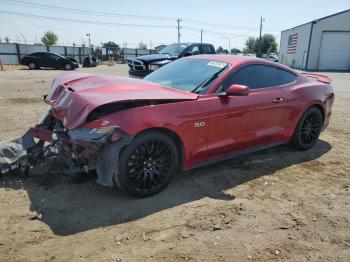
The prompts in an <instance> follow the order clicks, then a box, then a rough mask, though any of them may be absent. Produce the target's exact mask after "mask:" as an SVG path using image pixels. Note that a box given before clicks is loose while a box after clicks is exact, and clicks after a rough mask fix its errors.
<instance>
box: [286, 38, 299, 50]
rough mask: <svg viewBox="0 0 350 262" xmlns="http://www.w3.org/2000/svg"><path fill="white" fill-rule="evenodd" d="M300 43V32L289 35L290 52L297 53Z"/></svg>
mask: <svg viewBox="0 0 350 262" xmlns="http://www.w3.org/2000/svg"><path fill="white" fill-rule="evenodd" d="M297 44H298V34H297V33H296V34H292V35H290V36H289V37H288V51H287V53H288V54H295V53H296V50H297Z"/></svg>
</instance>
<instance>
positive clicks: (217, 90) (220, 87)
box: [215, 62, 298, 93]
mask: <svg viewBox="0 0 350 262" xmlns="http://www.w3.org/2000/svg"><path fill="white" fill-rule="evenodd" d="M251 65H264V66H269V67H273V68H277V69H279V70H282V71H285V72H288V73H290V74H292V75H294V76H295V80H294V81H293V82H290V83H287V84H284V85H277V86H269V87H262V88H255V89H251V91H255V90H263V89H267V88H276V87H284V86H287V85H291V84H294V83H296V82H297V79H298V75H297V74H295V73H294V72H292V71H289V70H286V69H284V68H280V67H277V66H274V65H270V64H265V63H257V62H254V63H249V64H244V65H241V66H239V67H237V68H236V69H235V70H234V71H233V72H232V73H231V74H229V75H228V76H227V77H226V78H225V79H227V78H228V77H230V76H231V75H232V74H235V73H237V72H238V70H240V69H242V68H244V67H247V66H251ZM225 79H223V80H222V82H221V84H220V86H219V87H218V88H217V89H216V90H215V93H219V92H221V90H222V85H223V83H224V81H225Z"/></svg>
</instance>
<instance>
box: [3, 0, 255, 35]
mask: <svg viewBox="0 0 350 262" xmlns="http://www.w3.org/2000/svg"><path fill="white" fill-rule="evenodd" d="M0 2H3V3H8V4H11V5H13V4H17V5H22V6H28V7H32V8H39V9H45V10H50V9H53V10H56V11H65V12H71V13H78V14H89V15H94V16H108V17H111V16H114V17H124V18H137V19H152V20H166V21H174V20H176V19H178V18H175V17H162V16H144V15H135V14H122V13H112V12H103V11H95V10H94V11H92V10H87V9H76V8H67V7H60V6H54V5H47V4H38V3H33V2H26V1H19V0H0ZM182 20H183V21H184V22H185V21H186V22H188V23H193V24H199V25H206V26H208V27H221V28H230V29H238V30H248V31H249V30H254V29H255V28H250V27H242V26H235V25H228V24H216V23H208V22H204V21H199V20H195V19H188V18H184V19H182Z"/></svg>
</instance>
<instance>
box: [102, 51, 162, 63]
mask: <svg viewBox="0 0 350 262" xmlns="http://www.w3.org/2000/svg"><path fill="white" fill-rule="evenodd" d="M155 53H156V51H155V50H153V49H137V48H122V49H120V48H116V47H103V48H101V54H100V56H99V58H100V59H101V60H102V61H106V60H108V59H109V57H110V56H113V57H114V58H115V60H116V61H117V62H121V63H125V62H126V60H127V59H128V58H134V57H138V56H141V55H150V54H155Z"/></svg>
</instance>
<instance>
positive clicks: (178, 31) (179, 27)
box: [176, 18, 182, 43]
mask: <svg viewBox="0 0 350 262" xmlns="http://www.w3.org/2000/svg"><path fill="white" fill-rule="evenodd" d="M181 21H182V19H180V18H178V19H177V20H176V22H177V42H178V43H180V36H181V33H180V29H181V26H180V22H181Z"/></svg>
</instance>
